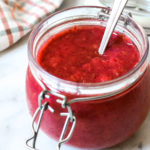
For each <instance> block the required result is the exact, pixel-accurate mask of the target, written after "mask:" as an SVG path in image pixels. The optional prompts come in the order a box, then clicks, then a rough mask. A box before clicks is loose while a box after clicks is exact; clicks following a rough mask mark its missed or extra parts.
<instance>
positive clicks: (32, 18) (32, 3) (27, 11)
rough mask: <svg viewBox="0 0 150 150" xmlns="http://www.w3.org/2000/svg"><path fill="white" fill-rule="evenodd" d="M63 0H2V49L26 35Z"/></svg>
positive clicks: (0, 3) (0, 44) (0, 6)
mask: <svg viewBox="0 0 150 150" xmlns="http://www.w3.org/2000/svg"><path fill="white" fill-rule="evenodd" d="M62 1H63V0H0V51H2V50H4V49H6V48H8V47H9V46H11V45H12V44H14V43H15V42H17V41H18V40H19V39H20V38H22V37H23V36H24V35H26V34H27V33H28V32H29V31H30V30H31V29H32V28H33V26H34V25H35V24H37V23H38V22H39V21H40V20H41V19H42V18H43V17H45V16H47V15H49V14H50V13H51V12H53V11H54V10H56V9H57V8H58V7H59V6H60V5H61V3H62Z"/></svg>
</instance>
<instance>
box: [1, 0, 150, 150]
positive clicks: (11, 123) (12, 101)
mask: <svg viewBox="0 0 150 150" xmlns="http://www.w3.org/2000/svg"><path fill="white" fill-rule="evenodd" d="M87 2H90V3H91V1H90V0H89V1H88V0H65V1H64V3H63V5H62V6H61V8H60V9H63V8H67V7H70V6H77V5H84V4H88V3H87ZM97 4H98V1H96V0H93V5H97ZM28 36H29V35H27V36H26V37H24V38H23V39H21V40H20V41H19V42H17V43H16V44H15V45H13V46H12V47H10V48H9V49H7V50H5V51H4V52H0V150H27V148H26V147H25V140H26V139H27V138H28V137H30V136H31V133H32V131H31V117H30V115H29V112H28V109H27V104H26V97H25V74H26V68H27V61H28V60H27V40H28ZM39 139H40V142H38V145H37V147H39V148H40V150H48V149H49V150H54V149H55V147H56V142H55V141H52V140H51V139H49V138H48V137H47V136H46V135H45V134H44V133H42V132H40V136H39ZM63 149H65V150H70V148H69V147H67V146H63V148H62V150H63ZM108 150H150V114H149V115H148V117H147V119H146V120H145V122H144V123H143V125H142V126H141V127H140V129H139V130H138V131H137V132H136V134H134V136H132V137H131V138H130V139H128V140H127V141H125V142H123V143H121V144H119V145H117V146H115V147H113V148H109V149H108Z"/></svg>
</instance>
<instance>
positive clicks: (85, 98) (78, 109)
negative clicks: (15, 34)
mask: <svg viewBox="0 0 150 150" xmlns="http://www.w3.org/2000/svg"><path fill="white" fill-rule="evenodd" d="M109 14H110V9H108V8H104V7H91V6H84V7H74V8H70V9H66V10H64V11H60V12H58V13H55V14H53V15H51V16H49V17H48V18H46V19H45V20H44V21H42V22H41V23H40V24H39V25H38V26H37V27H36V28H35V29H34V30H33V32H32V33H31V35H30V38H29V43H28V59H29V67H28V70H27V76H26V94H27V102H28V107H29V110H30V113H31V115H33V114H34V113H35V111H36V110H37V108H40V109H41V110H42V108H43V105H42V104H43V101H42V100H44V102H48V105H49V106H50V108H49V109H45V108H44V109H43V110H44V111H45V112H44V115H43V116H42V117H43V118H42V124H41V129H42V130H43V131H44V132H45V133H46V134H47V135H48V136H50V137H51V138H53V139H56V140H59V145H58V147H60V145H61V143H63V142H67V144H69V145H72V146H74V147H78V148H80V149H82V148H84V149H98V148H105V147H110V146H113V145H115V144H118V143H120V142H122V141H124V140H125V139H127V138H129V137H130V136H131V135H133V133H135V131H136V130H137V129H138V128H139V127H140V125H141V124H142V122H143V121H144V120H145V118H146V116H147V114H148V112H149V108H150V94H149V87H150V80H149V75H150V69H149V67H148V54H149V44H148V38H147V36H146V34H145V32H144V31H143V29H142V28H141V27H140V26H139V25H138V24H137V23H136V22H135V21H133V20H132V18H130V17H129V16H126V15H122V16H121V17H120V20H119V22H118V25H117V26H116V29H115V30H116V31H119V32H121V33H123V34H125V35H127V36H128V37H130V39H131V40H132V41H133V42H134V44H135V45H136V46H137V48H138V50H139V53H140V62H139V63H138V64H137V66H136V67H135V68H134V69H132V70H131V71H130V72H128V73H127V74H126V75H124V76H122V77H119V78H117V79H114V80H112V81H107V82H103V83H91V84H87V83H75V82H71V81H66V80H62V79H60V78H57V77H55V76H53V75H51V74H50V73H48V72H46V71H45V70H44V69H43V68H42V67H41V66H40V65H39V64H38V62H37V54H38V51H39V49H40V47H41V45H42V44H43V43H45V42H46V41H47V40H48V39H49V38H51V37H52V36H53V35H55V34H57V33H59V32H60V31H62V30H65V29H67V28H70V27H72V26H75V25H83V26H84V25H100V26H106V23H107V20H108V18H109ZM129 60H130V58H129ZM56 69H57V68H56ZM45 90H46V96H49V97H46V96H43V95H42V96H41V95H40V93H41V92H42V91H45ZM47 93H48V94H47ZM39 95H40V96H39ZM40 109H38V110H40ZM53 110H54V112H53ZM52 112H53V113H52ZM64 112H65V114H64ZM62 113H63V114H62ZM36 114H37V112H36ZM60 114H61V115H63V117H62V116H61V115H60ZM64 116H66V117H67V119H65V118H66V117H64ZM35 120H36V118H35V115H34V119H33V121H35ZM65 120H66V124H65V125H64V123H65ZM67 124H68V126H67ZM60 135H61V137H60ZM34 146H35V145H34Z"/></svg>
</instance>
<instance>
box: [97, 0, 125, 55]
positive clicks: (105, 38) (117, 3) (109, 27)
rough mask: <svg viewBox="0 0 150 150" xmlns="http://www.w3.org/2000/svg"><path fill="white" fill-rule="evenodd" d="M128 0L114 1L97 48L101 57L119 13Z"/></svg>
mask: <svg viewBox="0 0 150 150" xmlns="http://www.w3.org/2000/svg"><path fill="white" fill-rule="evenodd" d="M127 1H128V0H115V2H114V5H113V9H112V13H111V15H110V18H109V20H108V23H107V26H106V29H105V32H104V35H103V39H102V42H101V44H100V47H99V50H98V52H99V54H100V55H103V53H104V51H105V49H106V46H107V44H108V41H109V39H110V37H111V34H112V32H113V30H114V28H115V26H116V24H117V22H118V19H119V17H120V16H121V13H122V11H123V9H124V7H125V5H126V3H127Z"/></svg>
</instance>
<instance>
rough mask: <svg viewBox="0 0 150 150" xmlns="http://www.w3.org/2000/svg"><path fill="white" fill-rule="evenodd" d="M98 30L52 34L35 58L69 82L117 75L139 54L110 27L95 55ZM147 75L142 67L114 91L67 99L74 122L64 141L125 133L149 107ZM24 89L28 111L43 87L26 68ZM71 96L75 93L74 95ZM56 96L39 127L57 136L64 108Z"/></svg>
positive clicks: (98, 140)
mask: <svg viewBox="0 0 150 150" xmlns="http://www.w3.org/2000/svg"><path fill="white" fill-rule="evenodd" d="M103 32H104V28H103V27H99V26H76V27H73V28H70V29H68V30H65V31H63V32H61V33H59V34H56V35H55V36H53V37H52V38H50V39H49V40H48V41H47V42H45V43H44V44H43V45H42V47H41V49H40V51H39V54H38V57H37V62H38V63H39V64H40V65H41V66H42V67H43V68H44V69H45V70H46V71H47V72H49V73H50V74H52V75H54V76H57V77H59V78H61V79H64V80H69V81H74V82H82V83H91V82H92V83H95V82H104V81H109V80H112V79H115V78H118V77H120V76H122V75H124V74H126V73H127V72H129V71H130V70H132V69H133V68H134V67H135V66H136V64H137V63H138V62H139V59H140V56H139V52H138V50H137V47H136V46H135V45H134V44H133V42H132V41H131V40H130V39H129V38H128V37H127V36H125V35H123V34H121V33H118V32H115V33H114V34H113V35H112V37H111V39H110V42H109V44H108V46H107V50H106V51H105V53H104V55H103V56H100V55H99V54H98V47H99V44H100V41H101V39H102V35H103ZM149 75H150V74H149V68H147V70H146V71H145V73H144V74H143V76H142V77H141V78H140V79H139V80H138V81H137V82H136V83H135V84H134V85H132V86H131V87H130V88H129V89H127V90H125V91H124V92H121V93H120V94H117V95H115V96H111V97H109V98H105V99H101V100H97V101H90V102H89V101H88V102H78V103H73V104H71V108H72V110H73V112H74V114H75V116H76V118H77V124H76V128H75V131H74V133H73V136H72V138H71V139H70V140H69V142H68V144H70V145H73V146H75V147H79V148H85V149H88V148H92V149H94V148H96V149H98V148H104V147H110V146H112V145H115V144H118V143H120V142H122V141H124V140H125V139H127V138H128V137H130V136H131V135H132V134H133V133H134V132H135V131H136V130H137V129H138V128H139V127H140V125H141V123H142V122H143V121H144V119H145V117H146V115H147V113H148V111H149V108H150V100H149V99H150V95H149V88H150V82H149ZM26 91H27V99H28V105H29V109H30V112H31V114H32V115H33V114H34V112H35V110H36V109H37V107H38V100H37V99H38V95H39V93H40V92H41V91H42V88H41V87H40V86H39V84H38V83H37V82H36V80H35V78H34V76H33V75H32V73H31V71H30V68H29V69H28V72H27V80H26ZM64 94H65V93H64ZM66 95H67V93H66ZM72 97H73V98H76V97H77V95H75V94H74V95H72ZM56 99H57V97H56V96H51V98H50V99H47V101H48V102H49V103H50V104H51V106H52V107H53V108H54V109H55V113H54V114H52V113H51V112H49V111H48V110H47V111H46V113H45V114H44V119H43V121H42V129H43V131H44V132H45V133H47V134H48V135H49V136H50V137H52V138H54V139H57V140H58V139H59V137H60V134H61V131H62V127H63V125H64V122H65V117H61V116H60V112H64V109H63V108H61V106H60V104H58V103H57V102H56ZM66 111H67V110H66Z"/></svg>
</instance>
